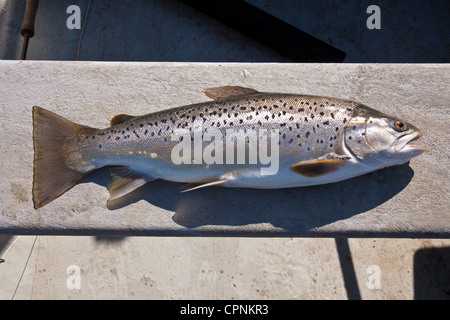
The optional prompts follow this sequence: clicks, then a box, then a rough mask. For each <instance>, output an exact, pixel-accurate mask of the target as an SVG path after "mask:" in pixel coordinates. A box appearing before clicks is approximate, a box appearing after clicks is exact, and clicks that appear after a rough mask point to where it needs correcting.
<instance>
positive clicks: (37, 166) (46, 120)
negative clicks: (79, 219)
mask: <svg viewBox="0 0 450 320" xmlns="http://www.w3.org/2000/svg"><path fill="white" fill-rule="evenodd" d="M83 128H87V127H85V126H82V125H79V124H76V123H73V122H71V121H69V120H67V119H64V118H63V117H61V116H58V115H57V114H55V113H53V112H50V111H48V110H45V109H43V108H40V107H36V106H35V107H33V144H34V175H33V203H34V208H35V209H38V208H40V207H42V206H45V205H46V204H48V203H49V202H51V201H53V200H54V199H56V198H57V197H59V196H60V195H61V194H63V193H64V192H66V191H67V190H69V189H70V188H72V187H73V186H74V185H75V184H76V183H77V182H78V181H79V180H80V179H81V178H83V177H84V176H85V175H86V174H87V173H82V172H77V171H74V170H72V169H70V168H68V167H67V166H66V163H65V161H64V156H65V154H64V143H65V141H66V139H67V138H68V137H69V136H71V135H72V134H74V133H75V132H77V131H78V130H80V129H83Z"/></svg>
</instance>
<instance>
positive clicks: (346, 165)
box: [33, 86, 423, 207]
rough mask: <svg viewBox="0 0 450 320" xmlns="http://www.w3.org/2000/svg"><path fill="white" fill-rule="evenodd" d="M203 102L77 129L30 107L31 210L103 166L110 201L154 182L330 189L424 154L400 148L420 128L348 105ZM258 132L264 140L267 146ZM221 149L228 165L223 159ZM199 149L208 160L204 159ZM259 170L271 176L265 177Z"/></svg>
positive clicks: (225, 94)
mask: <svg viewBox="0 0 450 320" xmlns="http://www.w3.org/2000/svg"><path fill="white" fill-rule="evenodd" d="M205 94H206V95H207V96H208V97H210V98H212V99H213V101H211V102H204V103H198V104H193V105H188V106H183V107H178V108H173V109H169V110H164V111H160V112H156V113H152V114H148V115H144V116H131V115H126V114H121V115H117V116H116V117H114V118H113V119H112V120H111V126H110V127H109V128H105V129H95V128H90V127H86V126H82V125H78V124H75V123H72V122H70V121H68V120H66V119H64V118H62V117H60V116H58V115H56V114H54V113H51V112H50V111H47V110H45V109H42V108H39V107H35V108H34V109H33V119H34V121H33V123H34V146H35V164H34V168H35V173H34V184H33V197H34V200H35V201H34V202H35V207H40V206H43V205H45V204H47V203H49V202H50V201H52V200H53V199H54V198H56V197H57V196H59V195H60V194H61V193H62V192H64V191H65V190H67V189H69V188H71V187H72V186H73V185H74V184H75V183H76V182H77V181H78V180H79V179H81V177H83V176H84V175H86V174H88V173H89V172H91V171H93V170H95V169H98V168H101V167H104V166H114V167H118V168H113V169H112V175H113V181H112V186H111V188H110V200H116V199H118V198H121V197H122V196H123V195H125V194H127V193H129V192H131V191H133V190H134V189H136V188H137V187H139V186H141V185H143V184H145V183H147V182H149V181H152V180H154V179H164V180H169V181H174V182H188V183H198V184H200V186H197V187H194V188H192V189H191V190H193V189H196V188H199V187H205V186H211V185H221V186H226V187H248V188H285V187H298V186H308V185H317V184H323V183H331V182H336V181H340V180H344V179H348V178H351V177H354V176H357V175H361V174H364V173H367V172H370V171H374V170H377V169H379V168H383V167H386V166H390V165H397V164H402V163H404V162H407V161H409V159H411V158H412V157H414V156H416V155H418V154H420V153H421V152H423V149H421V148H420V147H415V146H412V145H410V144H409V142H411V141H413V140H416V139H417V138H419V137H420V136H421V135H422V134H421V132H420V130H418V129H417V128H415V127H414V126H412V125H410V124H409V123H407V122H404V121H400V120H398V119H395V118H394V117H390V116H388V115H385V114H383V113H380V112H378V111H376V110H373V109H371V108H369V107H367V106H364V105H362V104H360V103H357V102H353V101H349V100H344V99H338V98H329V97H320V96H310V95H295V94H280V93H261V92H257V91H255V90H253V89H249V88H243V87H236V86H234V87H230V86H228V87H219V88H210V89H206V90H205ZM262 132H267V136H265V137H267V140H263V138H262V136H261V133H262ZM230 133H231V134H234V135H235V136H234V140H230V141H232V143H233V145H232V146H231V149H229V148H228V147H229V146H228V145H227V144H226V143H228V140H227V139H228V137H229V135H230ZM269 133H270V139H269ZM252 134H254V135H253V137H256V138H255V139H256V140H252V138H251V136H252ZM273 135H276V136H273ZM210 136H213V137H214V138H213V140H211V138H210ZM206 137H209V138H208V139H206ZM273 139H275V140H273ZM255 141H256V142H257V143H258V146H257V148H254V146H253V145H252V143H255ZM264 141H266V142H267V143H269V141H270V142H271V143H272V142H273V141H276V145H274V144H272V145H270V146H267V149H266V150H270V157H269V153H267V155H265V156H267V158H266V160H267V159H268V161H266V163H263V161H262V159H263V157H262V151H261V150H262V149H261V143H262V142H264ZM225 142H226V143H225ZM240 148H241V149H243V150H245V156H246V158H245V159H244V161H243V162H242V161H241V162H239V161H234V162H233V161H232V162H231V163H229V162H228V160H229V159H231V160H236V159H237V158H236V157H238V156H239V155H238V153H239V150H240ZM175 150H177V152H178V150H181V152H178V153H177V152H175ZM211 150H212V151H211ZM230 150H231V152H232V156H233V157H235V158H233V157H230V158H228V154H227V153H228V152H230ZM252 150H253V151H254V150H257V152H258V155H257V156H258V157H259V158H258V157H256V158H257V160H258V161H259V162H258V161H257V162H256V163H255V162H252V161H251V152H252ZM207 151H209V152H210V153H209V155H210V156H211V158H212V157H213V155H214V157H216V158H213V159H214V161H212V162H211V161H210V160H209V162H208V161H207V160H206V158H205V155H208V154H207ZM174 154H175V155H181V154H182V156H183V158H182V160H174ZM185 155H187V157H184V156H185ZM180 159H181V157H180ZM186 159H187V160H186ZM49 163H52V164H53V165H52V166H50V165H48V164H49ZM264 166H266V167H264ZM263 168H265V169H267V168H269V169H275V170H272V171H271V173H267V172H266V173H264V172H263ZM58 175H60V176H61V177H62V178H61V181H58V179H56V178H55V176H58ZM48 176H50V178H49V177H48Z"/></svg>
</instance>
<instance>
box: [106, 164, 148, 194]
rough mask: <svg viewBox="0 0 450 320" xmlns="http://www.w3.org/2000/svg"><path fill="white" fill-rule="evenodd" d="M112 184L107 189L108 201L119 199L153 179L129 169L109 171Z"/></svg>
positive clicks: (120, 168) (119, 168) (122, 168)
mask: <svg viewBox="0 0 450 320" xmlns="http://www.w3.org/2000/svg"><path fill="white" fill-rule="evenodd" d="M111 176H112V183H111V185H110V187H109V199H108V201H111V200H114V199H117V198H120V197H122V196H124V195H126V194H128V193H130V192H132V191H134V190H136V189H137V188H139V187H140V186H143V185H144V184H146V183H147V182H150V181H153V180H155V178H153V177H151V176H148V175H145V174H142V173H141V172H138V171H135V170H133V169H131V168H129V167H117V168H112V169H111Z"/></svg>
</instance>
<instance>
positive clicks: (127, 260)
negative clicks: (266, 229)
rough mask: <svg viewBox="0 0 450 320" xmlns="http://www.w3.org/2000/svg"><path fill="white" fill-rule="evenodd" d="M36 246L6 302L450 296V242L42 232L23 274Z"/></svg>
mask: <svg viewBox="0 0 450 320" xmlns="http://www.w3.org/2000/svg"><path fill="white" fill-rule="evenodd" d="M34 240H35V237H34V236H24V237H22V238H20V239H19V240H18V241H17V243H16V245H15V246H14V247H13V248H12V249H11V250H10V252H11V253H9V254H8V255H9V259H8V256H7V257H6V260H7V262H6V263H4V264H2V265H0V270H1V273H0V278H1V281H2V282H1V283H2V286H1V289H0V299H11V298H14V299H236V300H237V299H347V298H351V299H414V298H422V299H423V298H426V299H449V292H448V288H449V287H448V286H449V285H450V281H449V278H448V268H449V267H450V252H449V250H447V251H444V252H442V251H441V250H443V249H445V246H447V248H448V246H449V244H450V241H449V240H438V239H426V240H423V239H422V240H421V239H396V240H395V241H393V240H391V239H349V241H348V243H346V242H345V241H343V240H342V241H341V240H338V241H335V240H333V239H300V238H271V239H264V238H258V239H251V238H186V237H177V238H170V237H166V238H160V237H150V238H146V237H126V238H95V237H69V236H60V237H55V236H52V237H48V236H39V237H38V238H37V241H36V243H35V246H34V250H33V251H32V254H31V256H30V258H29V259H28V266H27V268H26V269H25V272H23V276H22V278H21V274H22V271H23V269H24V266H25V265H26V260H27V258H28V256H29V254H30V249H31V247H32V245H33V242H34ZM346 245H347V246H348V247H349V248H350V250H349V252H347V253H345V250H342V248H343V247H345V246H346ZM336 249H337V250H336ZM344 253H345V254H344ZM377 268H378V269H377ZM75 270H78V273H75ZM374 270H376V271H374ZM5 275H8V276H7V277H6V276H5ZM78 275H79V277H78V280H79V282H78V284H79V287H76V284H77V282H76V280H75V279H74V277H77V276H78ZM20 278H21V281H20V282H19V279H20ZM375 278H377V279H378V280H377V281H378V282H375V280H376V279H375ZM375 284H378V285H377V286H375Z"/></svg>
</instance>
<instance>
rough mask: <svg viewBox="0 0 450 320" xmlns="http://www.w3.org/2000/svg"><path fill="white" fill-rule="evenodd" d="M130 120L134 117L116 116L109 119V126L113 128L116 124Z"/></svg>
mask: <svg viewBox="0 0 450 320" xmlns="http://www.w3.org/2000/svg"><path fill="white" fill-rule="evenodd" d="M131 118H134V116H130V115H129V114H124V113H121V114H118V115H117V116H114V117H112V118H111V121H110V126H111V127H112V126H115V125H116V124H119V123H122V122H125V121H127V120H130V119H131Z"/></svg>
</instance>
